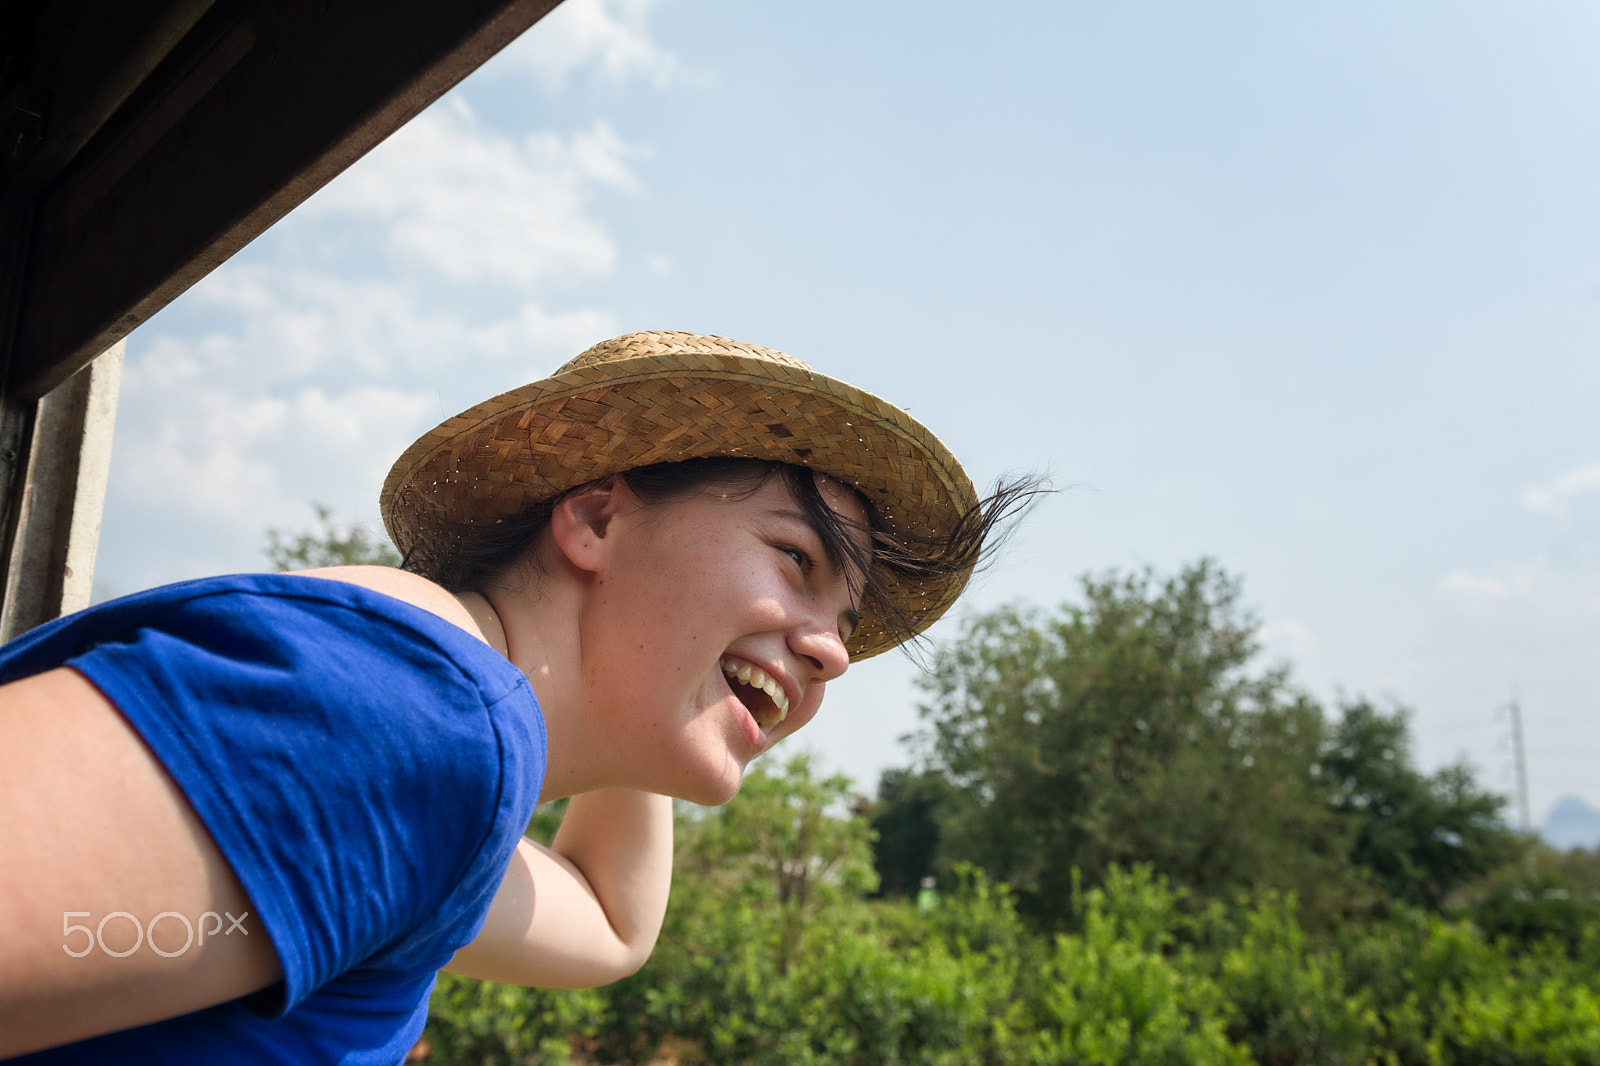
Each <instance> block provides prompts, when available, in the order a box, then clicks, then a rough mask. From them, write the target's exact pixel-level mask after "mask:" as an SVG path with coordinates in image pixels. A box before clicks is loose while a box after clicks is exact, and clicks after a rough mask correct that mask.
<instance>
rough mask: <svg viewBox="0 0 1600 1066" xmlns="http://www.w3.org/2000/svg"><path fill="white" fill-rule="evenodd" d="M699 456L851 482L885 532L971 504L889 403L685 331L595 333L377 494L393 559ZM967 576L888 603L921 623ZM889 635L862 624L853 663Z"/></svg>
mask: <svg viewBox="0 0 1600 1066" xmlns="http://www.w3.org/2000/svg"><path fill="white" fill-rule="evenodd" d="M703 456H748V457H752V458H758V459H775V460H779V461H781V462H785V463H794V464H796V465H799V466H806V467H810V468H811V469H813V470H817V471H821V472H822V473H825V474H828V475H829V476H831V477H833V478H835V479H837V480H839V481H841V482H843V483H844V484H846V485H853V486H855V487H856V488H857V489H859V490H860V491H861V493H862V494H863V495H864V496H865V497H866V498H867V499H868V500H870V501H872V503H873V505H874V506H875V507H876V508H877V510H878V513H879V515H880V516H881V517H882V519H883V521H884V523H885V524H886V525H888V526H889V528H890V529H891V530H894V531H896V532H901V533H907V534H910V535H912V536H913V537H926V536H939V535H944V534H948V533H949V532H950V531H951V529H952V528H953V527H954V526H955V524H956V522H957V521H958V520H959V519H960V517H961V516H962V515H963V514H965V513H966V512H967V511H969V510H971V509H972V508H973V507H974V506H976V504H977V494H976V493H975V492H974V491H973V487H972V482H971V481H970V480H969V479H968V478H967V475H966V474H965V472H963V471H962V469H961V464H960V463H958V462H957V461H956V458H955V456H953V455H951V454H950V451H949V449H947V448H946V447H945V446H944V445H943V444H941V443H940V442H939V439H938V438H937V437H935V436H934V435H933V434H932V433H930V432H929V431H928V430H927V429H926V428H925V427H923V426H922V425H920V424H919V423H918V422H916V421H915V420H914V419H913V418H912V417H911V416H910V415H908V414H906V413H905V412H904V411H902V410H900V409H899V408H898V407H895V406H894V405H892V404H889V403H886V402H885V401H883V400H880V399H878V398H877V397H876V396H873V395H870V394H869V393H865V392H862V391H861V390H860V389H857V388H854V387H853V386H850V385H846V384H845V383H844V382H842V381H836V380H835V379H833V378H830V377H825V376H824V375H822V374H818V373H816V372H815V371H813V370H812V369H811V368H810V367H808V366H807V365H806V364H805V363H802V362H801V361H800V360H798V359H796V358H794V357H793V356H789V355H784V354H783V353H782V352H775V351H772V350H770V349H767V348H758V347H756V346H754V345H751V344H741V343H739V342H738V341H731V340H728V339H726V338H724V337H708V336H700V335H697V334H693V333H630V334H628V335H626V336H623V337H617V338H614V339H612V340H608V341H603V342H601V343H600V344H597V345H595V346H594V347H593V348H590V349H589V350H588V351H586V352H584V353H583V354H582V355H580V356H578V357H577V358H576V359H574V360H572V361H571V362H569V363H567V364H566V365H565V366H563V367H561V369H559V370H557V371H556V372H555V373H554V374H553V375H551V376H550V377H548V378H545V379H544V380H543V381H535V382H533V383H532V384H530V385H524V386H522V387H521V388H519V389H513V390H512V391H510V392H507V393H503V394H501V395H499V396H496V397H494V398H493V399H490V400H485V401H484V402H482V403H480V404H478V405H477V406H475V407H473V408H471V409H470V410H467V411H464V412H462V413H461V414H459V415H456V416H455V417H454V418H451V419H448V420H447V421H445V422H444V423H442V424H441V425H439V426H438V427H437V428H436V429H433V430H432V431H430V432H428V433H425V434H423V436H422V437H421V438H420V439H418V440H417V441H416V443H414V444H412V445H411V447H410V448H408V449H406V452H405V454H404V455H402V456H401V457H400V458H399V460H398V461H397V462H396V463H395V464H394V467H393V468H392V469H391V470H390V471H389V476H388V478H387V479H386V480H385V481H384V484H383V493H382V496H381V497H380V501H379V502H380V505H381V507H382V509H383V521H384V525H385V526H386V527H387V528H388V531H389V536H390V537H391V538H392V539H393V540H394V543H395V546H396V547H397V548H399V549H400V552H401V554H406V553H407V552H409V551H411V550H412V549H414V548H419V547H420V548H422V549H423V550H424V551H425V552H434V551H441V550H443V551H448V545H449V542H450V538H453V537H454V536H455V535H456V531H457V529H458V528H459V525H460V524H461V523H463V522H470V523H480V522H484V521H493V520H494V519H496V518H503V517H507V516H510V515H514V514H518V513H520V512H522V511H524V510H526V509H527V508H528V507H530V506H532V505H533V504H535V503H538V502H540V501H541V500H546V499H549V498H550V497H551V496H554V495H556V494H558V493H560V492H563V491H565V490H567V489H570V488H575V487H576V486H578V485H582V484H585V483H587V482H590V481H594V480H595V479H597V478H602V477H605V476H607V475H610V474H616V473H620V472H622V471H625V470H631V469H633V468H634V467H639V466H647V465H649V464H652V463H663V462H675V461H679V460H683V459H693V458H699V457H703ZM453 527H454V528H453ZM967 576H968V575H967V574H960V575H957V576H956V577H954V578H952V579H950V580H949V581H948V583H946V584H945V585H944V586H943V587H940V588H923V587H918V588H910V587H900V586H897V585H896V584H895V582H893V581H892V580H890V581H889V582H888V584H889V587H890V593H891V596H892V598H893V600H894V602H896V603H898V604H899V605H900V606H902V607H904V608H906V609H907V610H911V611H915V612H918V613H919V615H920V616H921V617H922V618H924V619H925V622H924V625H926V624H931V623H932V622H933V621H934V620H935V619H936V618H938V617H939V615H941V614H943V613H944V611H945V610H946V609H947V608H948V607H949V606H950V605H951V604H952V603H954V602H955V599H956V597H957V596H958V595H960V593H961V590H962V588H963V587H964V586H965V585H966V581H967ZM896 643H898V640H896V639H895V638H894V637H893V636H892V635H891V634H890V633H889V632H888V631H886V630H885V629H884V628H883V627H881V626H880V625H878V624H876V622H875V620H874V619H872V618H870V617H868V618H864V619H863V620H862V623H861V625H860V626H859V627H857V631H856V633H855V634H854V635H853V636H852V639H851V641H850V645H849V648H850V653H851V658H852V659H864V658H866V657H868V656H870V655H876V654H878V653H879V652H882V651H886V650H888V649H889V648H891V647H893V646H894V645H895V644H896Z"/></svg>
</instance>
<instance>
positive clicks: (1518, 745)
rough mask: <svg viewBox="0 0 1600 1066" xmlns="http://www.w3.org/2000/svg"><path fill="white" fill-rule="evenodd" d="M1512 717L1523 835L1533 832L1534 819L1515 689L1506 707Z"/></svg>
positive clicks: (1518, 811) (1519, 814) (1513, 755)
mask: <svg viewBox="0 0 1600 1066" xmlns="http://www.w3.org/2000/svg"><path fill="white" fill-rule="evenodd" d="M1506 711H1507V712H1508V713H1509V714H1510V715H1511V759H1512V765H1513V769H1514V770H1515V772H1516V775H1517V815H1518V817H1519V818H1520V819H1521V821H1522V831H1523V833H1525V834H1526V833H1532V832H1533V818H1532V816H1531V815H1530V814H1529V813H1528V758H1527V755H1526V753H1525V751H1524V749H1523V746H1522V705H1521V704H1520V703H1518V702H1517V693H1516V690H1515V689H1512V691H1511V702H1510V703H1508V704H1507V705H1506Z"/></svg>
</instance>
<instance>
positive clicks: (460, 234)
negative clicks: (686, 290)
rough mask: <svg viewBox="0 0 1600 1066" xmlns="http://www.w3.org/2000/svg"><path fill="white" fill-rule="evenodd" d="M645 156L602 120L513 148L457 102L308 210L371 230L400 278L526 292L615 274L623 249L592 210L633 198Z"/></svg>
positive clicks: (407, 130)
mask: <svg viewBox="0 0 1600 1066" xmlns="http://www.w3.org/2000/svg"><path fill="white" fill-rule="evenodd" d="M638 154H639V153H638V151H637V150H636V149H634V148H632V147H630V146H629V145H627V144H626V143H624V142H623V141H622V139H621V138H620V137H618V136H617V135H616V133H614V132H613V131H612V129H611V127H610V126H608V125H607V124H606V123H604V122H596V123H595V124H594V125H593V126H592V127H591V128H590V129H589V130H587V131H584V132H579V133H575V134H573V135H571V136H570V137H562V136H559V135H557V134H553V133H541V134H535V135H533V136H529V137H525V138H522V139H521V140H516V139H514V138H512V137H509V136H506V135H505V134H503V133H500V132H498V131H496V130H493V129H490V128H488V127H486V126H484V125H483V124H482V123H481V122H479V121H478V119H477V118H476V116H475V115H474V114H473V113H472V112H471V110H470V109H469V108H468V107H467V106H466V104H465V103H463V102H461V101H460V100H459V99H452V100H451V101H449V102H448V103H447V105H446V106H442V107H437V108H434V109H433V110H430V111H427V112H425V113H423V114H422V115H420V116H418V117H417V118H416V119H414V120H413V121H412V122H411V123H410V124H409V125H407V126H406V127H404V128H403V129H401V130H400V131H399V132H398V133H396V134H395V135H394V136H393V137H391V138H390V139H389V140H388V141H386V142H385V143H384V144H382V145H380V146H379V147H378V148H377V149H376V150H374V151H373V152H372V153H371V154H370V155H368V156H367V157H366V158H365V159H363V160H361V161H360V162H358V163H357V164H355V165H354V166H352V167H351V168H350V169H349V170H348V171H347V172H346V173H345V174H343V175H341V176H340V177H339V179H338V180H336V181H334V182H332V183H330V184H329V185H328V187H327V188H326V189H324V190H323V191H322V192H321V193H319V194H318V195H317V196H315V197H313V198H312V199H311V200H310V201H308V202H307V203H306V204H305V205H304V207H302V209H301V213H302V214H303V215H304V216H305V217H307V218H316V219H330V218H333V219H343V220H347V221H355V222H366V223H368V224H371V225H372V226H373V228H374V230H375V232H374V234H373V236H374V239H376V240H377V241H379V242H381V244H383V245H384V246H386V247H387V249H388V251H389V253H390V255H391V256H392V257H395V258H396V259H398V260H399V262H398V263H396V264H394V265H395V266H397V267H400V268H402V269H410V270H417V271H423V272H427V273H432V274H437V275H441V276H442V277H444V278H445V279H448V280H449V281H452V282H457V283H468V282H473V283H484V282H488V283H496V284H501V285H507V286H512V287H517V288H522V289H526V288H527V287H528V286H531V285H533V284H535V283H537V282H540V281H543V280H545V279H547V278H551V277H556V276H561V275H564V274H569V273H573V272H577V273H600V272H604V271H606V270H609V269H610V267H611V265H612V263H613V262H614V261H615V259H616V248H615V245H614V244H613V242H612V240H611V237H610V236H609V234H607V232H606V230H605V227H604V225H603V224H602V223H601V222H600V221H599V219H598V218H596V217H595V216H594V214H593V213H592V210H591V209H592V206H593V200H594V196H595V194H596V193H597V192H598V191H600V190H602V189H610V190H618V191H632V190H635V189H637V188H638V184H639V183H638V179H637V178H636V177H635V176H634V174H633V172H632V171H631V170H630V169H629V167H628V160H629V158H630V157H633V156H636V155H638Z"/></svg>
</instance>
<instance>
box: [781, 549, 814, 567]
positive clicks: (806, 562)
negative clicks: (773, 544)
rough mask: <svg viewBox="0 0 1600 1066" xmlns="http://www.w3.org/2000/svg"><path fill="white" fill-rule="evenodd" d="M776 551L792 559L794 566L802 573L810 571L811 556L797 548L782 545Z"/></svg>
mask: <svg viewBox="0 0 1600 1066" xmlns="http://www.w3.org/2000/svg"><path fill="white" fill-rule="evenodd" d="M778 550H779V551H781V552H783V554H785V555H787V556H788V557H789V558H791V559H793V560H794V561H795V565H796V566H798V567H799V568H800V569H801V571H802V572H804V571H808V570H810V569H811V556H809V555H807V554H806V553H805V552H803V551H801V550H800V549H799V548H793V547H790V546H788V545H783V546H782V547H780V548H779V549H778Z"/></svg>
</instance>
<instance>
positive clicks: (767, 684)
mask: <svg viewBox="0 0 1600 1066" xmlns="http://www.w3.org/2000/svg"><path fill="white" fill-rule="evenodd" d="M720 665H721V667H722V672H723V673H725V674H727V675H728V676H729V677H732V678H737V679H738V680H739V682H740V683H741V684H745V685H749V686H750V687H752V688H758V689H760V690H761V691H762V692H765V693H766V694H767V695H768V696H769V697H771V698H772V705H773V707H775V708H776V709H777V711H778V716H777V718H776V719H775V720H774V721H771V722H763V723H761V726H762V728H763V729H770V728H771V727H772V726H775V725H777V724H778V723H779V722H781V721H783V720H784V719H785V718H787V717H789V696H788V694H787V693H785V692H784V691H783V686H782V685H780V684H778V682H777V679H776V678H772V677H768V676H767V672H766V671H765V670H763V669H761V668H760V667H759V666H751V665H750V664H749V663H747V662H741V661H737V660H734V659H731V658H727V659H723V660H722V662H721V663H720Z"/></svg>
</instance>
